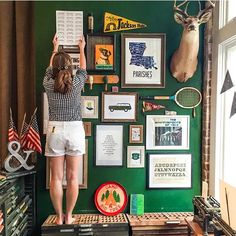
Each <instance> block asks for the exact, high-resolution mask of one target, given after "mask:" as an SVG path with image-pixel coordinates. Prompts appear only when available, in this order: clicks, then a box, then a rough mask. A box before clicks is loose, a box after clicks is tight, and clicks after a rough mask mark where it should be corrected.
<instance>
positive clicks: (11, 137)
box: [8, 109, 19, 142]
mask: <svg viewBox="0 0 236 236" xmlns="http://www.w3.org/2000/svg"><path fill="white" fill-rule="evenodd" d="M8 141H9V142H12V141H17V142H18V141H19V136H18V134H17V131H16V127H15V124H14V122H13V118H12V111H11V109H10V121H9V129H8Z"/></svg>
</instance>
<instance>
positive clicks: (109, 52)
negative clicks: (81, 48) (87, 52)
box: [95, 44, 114, 70]
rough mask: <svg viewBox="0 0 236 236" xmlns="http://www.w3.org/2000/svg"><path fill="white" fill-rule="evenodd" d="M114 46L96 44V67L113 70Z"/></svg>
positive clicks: (97, 68)
mask: <svg viewBox="0 0 236 236" xmlns="http://www.w3.org/2000/svg"><path fill="white" fill-rule="evenodd" d="M113 53H114V48H113V45H112V44H96V45H95V69H96V70H113V67H114V55H113Z"/></svg>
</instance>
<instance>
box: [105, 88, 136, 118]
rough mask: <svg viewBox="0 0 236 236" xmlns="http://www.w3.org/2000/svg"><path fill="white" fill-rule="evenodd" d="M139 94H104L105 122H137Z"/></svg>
mask: <svg viewBox="0 0 236 236" xmlns="http://www.w3.org/2000/svg"><path fill="white" fill-rule="evenodd" d="M137 104H138V93H136V92H119V93H111V92H103V93H102V121H103V122H135V121H136V120H137Z"/></svg>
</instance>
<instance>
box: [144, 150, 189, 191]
mask: <svg viewBox="0 0 236 236" xmlns="http://www.w3.org/2000/svg"><path fill="white" fill-rule="evenodd" d="M148 179H149V181H148V183H149V186H148V187H149V188H191V186H192V157H191V154H149V170H148Z"/></svg>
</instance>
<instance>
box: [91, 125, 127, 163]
mask: <svg viewBox="0 0 236 236" xmlns="http://www.w3.org/2000/svg"><path fill="white" fill-rule="evenodd" d="M123 135H124V133H123V125H97V126H96V135H95V137H96V162H95V164H96V166H122V165H123Z"/></svg>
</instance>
